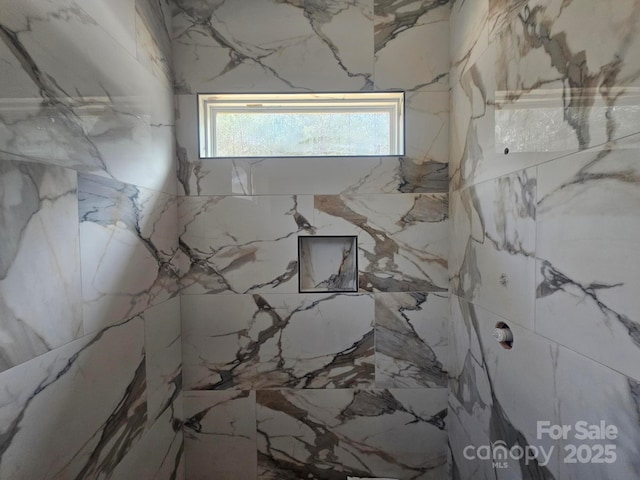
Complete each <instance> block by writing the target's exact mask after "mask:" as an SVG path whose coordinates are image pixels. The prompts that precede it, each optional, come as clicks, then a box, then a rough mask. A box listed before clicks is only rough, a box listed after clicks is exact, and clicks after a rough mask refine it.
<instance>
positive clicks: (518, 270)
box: [450, 169, 536, 328]
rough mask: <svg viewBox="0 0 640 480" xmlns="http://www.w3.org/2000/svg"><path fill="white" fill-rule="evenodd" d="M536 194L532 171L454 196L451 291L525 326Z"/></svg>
mask: <svg viewBox="0 0 640 480" xmlns="http://www.w3.org/2000/svg"><path fill="white" fill-rule="evenodd" d="M535 198H536V177H535V169H529V170H524V171H521V172H518V173H515V174H511V175H507V176H504V177H501V178H498V179H495V180H490V181H488V182H484V183H481V184H478V185H475V186H473V187H469V188H466V189H464V190H462V191H460V192H459V193H457V194H454V195H452V218H453V220H452V234H453V239H454V240H453V243H452V245H451V252H452V253H451V258H450V262H451V264H450V275H451V279H452V280H451V288H452V291H453V292H454V293H456V294H457V295H459V296H461V297H463V298H465V299H467V300H470V301H472V302H473V303H476V304H477V305H480V306H482V307H484V308H487V309H489V310H491V311H492V312H494V313H497V314H499V315H502V316H504V317H505V318H508V319H510V320H512V321H514V322H516V323H518V324H520V325H523V326H526V327H528V328H533V322H534V301H535V293H534V292H535V241H536V224H535V218H536V213H535V211H536V204H535Z"/></svg>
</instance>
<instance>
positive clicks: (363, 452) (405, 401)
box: [256, 389, 447, 480]
mask: <svg viewBox="0 0 640 480" xmlns="http://www.w3.org/2000/svg"><path fill="white" fill-rule="evenodd" d="M256 401H257V421H258V438H257V440H258V472H259V473H258V478H259V479H261V480H266V479H279V478H308V477H318V478H322V477H323V476H324V475H323V472H324V473H325V474H326V472H327V471H331V472H332V473H333V474H334V475H335V476H336V477H338V476H340V475H342V477H340V478H343V477H344V476H345V475H348V476H354V477H388V478H421V479H429V480H436V479H442V478H444V476H446V471H447V466H446V457H447V453H446V452H447V448H446V432H445V431H444V422H445V416H446V390H444V389H435V390H434V389H417V390H401V389H396V390H260V391H258V392H257V393H256Z"/></svg>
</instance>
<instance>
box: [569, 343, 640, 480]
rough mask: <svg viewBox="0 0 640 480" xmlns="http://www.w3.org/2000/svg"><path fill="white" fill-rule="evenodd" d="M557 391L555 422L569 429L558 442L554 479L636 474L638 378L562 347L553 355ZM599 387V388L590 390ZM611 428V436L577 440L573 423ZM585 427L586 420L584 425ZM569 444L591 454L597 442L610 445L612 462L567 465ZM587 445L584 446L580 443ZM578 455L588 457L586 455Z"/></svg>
mask: <svg viewBox="0 0 640 480" xmlns="http://www.w3.org/2000/svg"><path fill="white" fill-rule="evenodd" d="M557 365H558V367H557V374H556V379H557V385H558V387H557V391H558V405H559V412H560V421H559V422H558V424H559V425H569V426H571V428H572V430H571V431H570V432H569V433H568V435H567V439H566V440H563V441H560V443H561V450H560V452H559V456H560V461H559V472H558V476H557V477H558V478H563V479H564V478H568V479H585V480H597V479H600V478H635V477H637V476H638V475H640V457H639V455H640V420H639V419H638V408H639V407H640V382H638V381H637V380H633V379H631V378H629V377H626V376H624V375H620V374H618V373H617V372H614V371H612V370H610V369H609V368H607V367H605V366H603V365H601V364H598V363H596V362H592V361H591V360H588V359H586V358H585V357H583V356H581V355H578V354H577V353H575V352H572V351H571V350H568V349H566V348H560V354H559V355H558V358H557ZM594 385H597V388H594ZM577 422H585V424H586V425H588V426H589V427H590V428H593V427H592V426H593V425H597V426H598V427H600V425H601V422H604V424H605V425H607V426H608V425H611V426H615V427H616V429H617V434H616V436H617V438H615V439H609V440H607V439H600V440H590V439H586V440H585V439H580V437H579V436H578V434H579V431H578V430H577V426H576V423H577ZM583 427H584V424H583ZM569 445H573V446H575V447H577V448H579V449H581V450H582V452H584V450H585V449H587V450H588V451H590V453H592V454H593V456H592V457H591V458H592V459H593V458H594V457H595V456H596V455H597V453H598V451H599V447H598V446H604V445H613V446H614V451H615V461H613V462H612V463H598V462H596V461H591V462H585V463H583V462H581V461H578V462H576V463H570V462H569V461H568V460H569V459H570V458H571V456H570V453H571V447H569ZM582 445H585V446H584V447H581V446H582ZM582 452H581V453H580V455H581V457H578V458H588V457H586V456H585V455H584V453H582ZM587 455H589V454H588V453H587Z"/></svg>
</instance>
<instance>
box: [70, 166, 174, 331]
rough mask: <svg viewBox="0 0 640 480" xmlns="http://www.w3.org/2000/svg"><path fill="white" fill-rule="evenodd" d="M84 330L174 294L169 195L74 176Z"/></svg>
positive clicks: (172, 243)
mask: <svg viewBox="0 0 640 480" xmlns="http://www.w3.org/2000/svg"><path fill="white" fill-rule="evenodd" d="M78 182H79V184H78V190H79V215H80V256H81V260H82V294H83V298H84V305H83V312H84V325H85V331H87V332H90V331H96V330H98V329H100V328H102V327H103V326H105V325H110V324H113V323H117V322H118V321H120V320H123V319H126V318H129V317H131V316H133V315H135V314H138V313H140V312H142V311H143V310H145V309H146V308H147V307H148V306H150V305H155V304H158V303H161V302H163V301H164V300H167V299H168V298H171V297H172V296H174V295H176V294H177V293H178V290H179V287H178V275H177V274H176V272H175V271H174V267H173V265H172V264H171V260H172V257H173V256H174V254H175V253H176V251H177V247H178V244H177V231H176V218H177V204H176V200H175V197H174V196H172V195H168V194H165V193H159V192H154V191H152V190H147V189H144V188H140V187H135V186H133V185H127V184H124V183H120V182H116V181H114V180H110V179H106V178H102V177H97V176H92V175H80V176H79V180H78Z"/></svg>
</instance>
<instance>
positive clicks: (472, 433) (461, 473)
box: [447, 395, 496, 480]
mask: <svg viewBox="0 0 640 480" xmlns="http://www.w3.org/2000/svg"><path fill="white" fill-rule="evenodd" d="M470 420H471V418H470V416H469V413H468V412H467V411H466V410H465V409H464V407H463V406H462V405H461V404H460V402H458V400H457V398H456V397H454V396H453V395H450V396H449V404H448V406H447V433H448V435H449V448H450V451H451V459H450V471H451V477H450V478H451V479H452V480H495V479H496V472H495V469H494V468H493V465H492V463H491V462H484V461H470V460H469V459H467V458H465V456H464V449H465V448H466V447H467V446H469V445H471V446H474V445H478V446H480V445H490V444H491V441H490V440H489V437H488V436H486V435H485V434H484V432H482V431H481V430H478V429H473V428H470V424H471V423H472V422H470Z"/></svg>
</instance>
